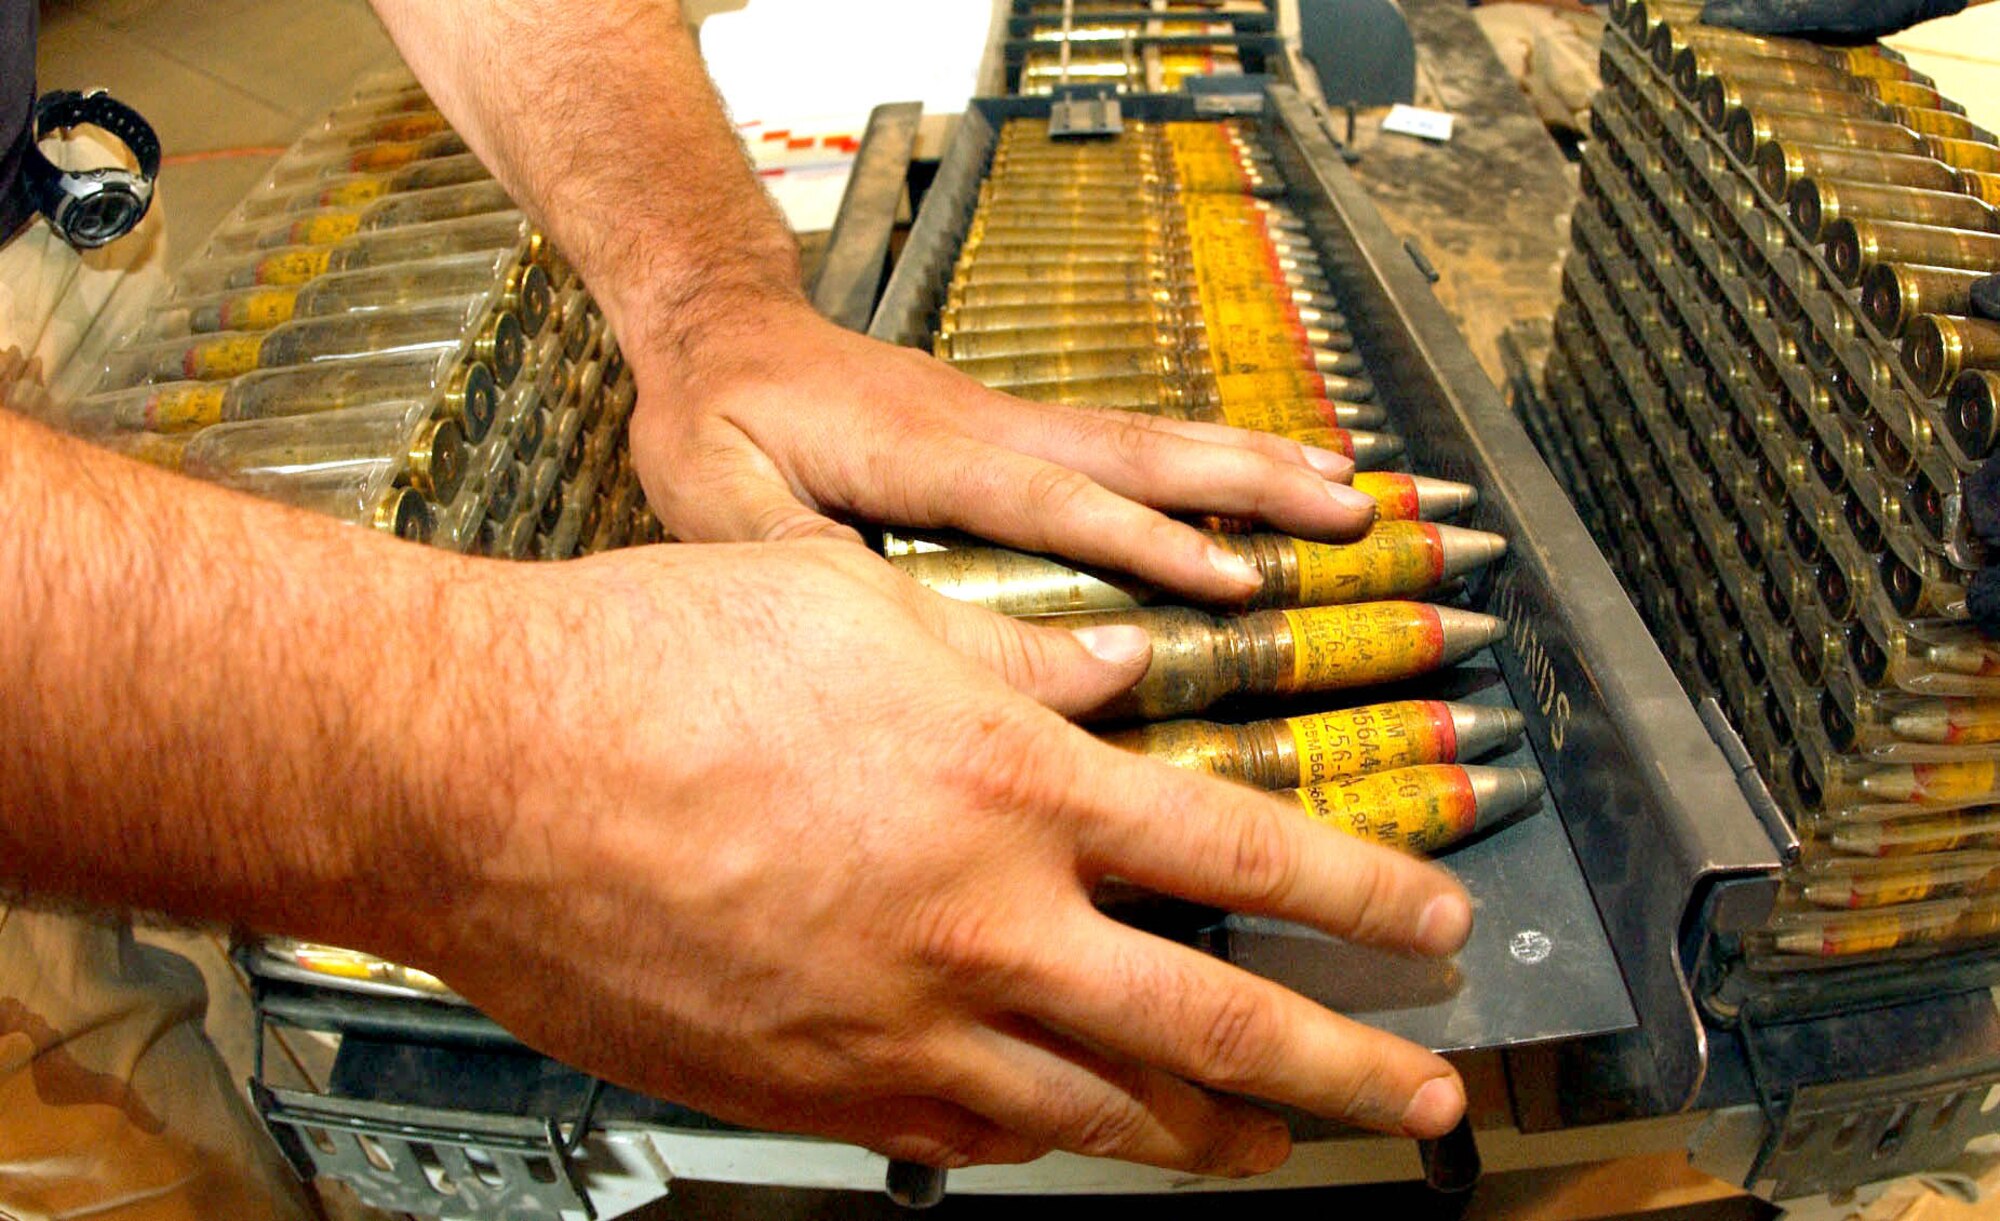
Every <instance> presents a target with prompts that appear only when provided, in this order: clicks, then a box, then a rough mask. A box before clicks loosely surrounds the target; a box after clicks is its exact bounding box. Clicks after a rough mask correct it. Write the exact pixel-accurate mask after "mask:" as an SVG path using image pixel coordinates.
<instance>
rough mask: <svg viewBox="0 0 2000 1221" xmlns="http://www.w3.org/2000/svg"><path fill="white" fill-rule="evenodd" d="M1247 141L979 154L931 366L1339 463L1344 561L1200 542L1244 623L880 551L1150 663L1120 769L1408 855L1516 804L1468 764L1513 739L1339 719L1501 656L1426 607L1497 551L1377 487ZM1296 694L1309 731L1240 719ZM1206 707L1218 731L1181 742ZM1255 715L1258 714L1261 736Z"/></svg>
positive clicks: (1313, 281) (990, 602)
mask: <svg viewBox="0 0 2000 1221" xmlns="http://www.w3.org/2000/svg"><path fill="white" fill-rule="evenodd" d="M1281 186H1282V184H1281V182H1280V179H1279V175H1278V172H1277V170H1276V169H1275V167H1274V166H1273V165H1272V164H1271V160H1270V158H1269V156H1268V155H1266V154H1265V153H1264V152H1263V151H1262V150H1261V149H1260V146H1259V137H1258V135H1257V134H1256V132H1255V130H1254V129H1252V128H1248V127H1243V126H1239V125H1237V124H1234V123H1230V122H1209V121H1200V122H1167V123H1157V122H1127V123H1126V124H1125V125H1124V128H1123V131H1122V132H1121V133H1120V134H1118V135H1116V136H1115V137H1111V138H1099V139H1086V140H1057V139H1052V138H1051V136H1050V133H1049V127H1048V124H1047V123H1046V122H1043V121H1040V120H1030V119H1015V120H1012V121H1010V122H1008V123H1007V124H1006V125H1005V126H1004V127H1003V128H1002V129H1001V131H1000V132H999V134H998V138H997V143H996V146H995V149H994V152H993V160H992V163H991V166H990V169H989V171H988V174H987V177H986V179H985V181H984V182H983V184H982V185H981V188H980V192H979V196H978V204H977V210H976V211H975V213H974V215H973V217H972V220H971V223H970V229H969V231H968V233H967V236H966V238H965V242H964V245H963V247H962V248H961V252H960V256H959V259H958V263H957V265H956V268H955V270H954V273H953V276H952V280H951V283H950V286H949V289H948V291H947V293H946V304H945V305H944V307H943V310H942V312H941V315H940V317H939V321H938V327H937V331H936V337H935V349H936V352H937V355H938V356H939V357H941V358H942V359H944V360H946V361H948V362H950V363H951V364H952V365H953V366H955V367H956V368H957V369H959V370H960V371H961V372H964V373H967V374H970V375H971V376H972V377H974V378H976V379H977V380H979V381H981V382H983V383H985V384H986V385H988V386H991V387H994V388H996V389H999V390H1004V391H1006V392H1008V393H1010V394H1014V395H1018V396H1021V397H1025V398H1030V399H1036V400H1040V401H1044V402H1052V403H1066V404H1076V405H1084V406H1094V407H1111V408H1121V409H1124V410H1128V411H1134V412H1143V413H1148V414H1153V415H1160V416H1166V417H1170V418H1174V419H1182V420H1200V421H1211V422H1218V423H1227V424H1234V425H1237V426H1239V427H1245V428H1253V429H1261V430H1265V431H1269V432H1274V433H1279V434H1282V435H1285V436H1288V437H1292V438H1294V439H1296V440H1299V441H1302V442H1306V443H1309V444H1313V445H1319V446H1324V447H1326V448H1330V449H1334V450H1338V451H1339V452H1341V453H1344V454H1348V455H1350V456H1351V457H1353V458H1354V459H1355V461H1356V463H1357V464H1358V465H1359V466H1360V467H1362V468H1364V473H1362V474H1359V475H1357V476H1356V478H1355V485H1356V486H1357V487H1359V488H1361V489H1363V490H1364V491H1366V492H1368V493H1369V494H1370V495H1372V496H1373V497H1374V498H1375V499H1376V500H1377V502H1378V504H1379V506H1380V512H1379V517H1378V520H1377V522H1376V523H1375V524H1374V526H1373V528H1372V529H1371V530H1370V531H1369V532H1368V533H1367V534H1365V535H1363V536H1361V537H1360V538H1358V539H1355V540H1353V541H1350V542H1342V543H1323V542H1312V541H1307V540H1303V539H1296V538H1289V537H1286V536H1283V535H1278V534H1266V533H1253V532H1249V531H1248V530H1247V528H1245V527H1243V526H1241V525H1240V524H1238V523H1227V522H1220V521H1211V522H1209V523H1207V524H1209V525H1210V526H1211V527H1216V528H1215V529H1214V532H1213V534H1212V538H1213V540H1214V541H1215V542H1216V543H1217V544H1218V545H1220V546H1222V547H1224V548H1227V549H1228V550H1230V551H1233V552H1234V553H1235V554H1236V555H1237V556H1239V557H1241V558H1242V559H1243V560H1244V561H1246V562H1247V563H1249V564H1250V565H1251V566H1252V567H1253V568H1255V569H1256V571H1257V572H1258V573H1260V574H1261V575H1262V577H1263V579H1264V580H1263V585H1262V587H1261V588H1260V590H1259V591H1258V593H1257V595H1256V597H1255V599H1254V600H1253V601H1252V602H1251V603H1250V604H1249V605H1248V606H1247V607H1233V608H1226V609H1216V608H1210V609H1192V608H1185V607H1175V606H1168V605H1161V603H1162V602H1165V601H1167V600H1168V599H1167V598H1166V597H1165V596H1164V595H1163V594H1162V592H1161V591H1158V590H1155V589H1149V588H1147V587H1145V586H1142V585H1140V584H1137V583H1135V582H1133V581H1131V580H1128V579H1125V578H1122V577H1119V576H1116V575H1114V574H1109V573H1098V572H1089V571H1083V570H1080V569H1078V568H1076V567H1074V566H1072V565H1070V564H1067V563H1064V562H1061V561H1058V560H1055V559H1051V558H1049V557H1045V556H1039V555H1030V554H1025V553H1022V552H1017V551H1009V550H1005V549H1001V548H996V547H990V546H985V545H981V544H978V543H976V542H973V541H971V540H967V539H963V538H945V537H939V536H935V535H926V536H913V535H908V534H891V535H889V536H888V538H887V547H886V550H887V552H888V554H889V556H890V559H891V562H892V563H894V564H895V565H896V566H897V567H899V568H901V569H902V570H903V571H904V572H906V573H908V574H909V575H910V576H912V577H914V578H916V579H917V580H918V581H919V582H921V583H922V584H924V585H926V586H928V587H930V588H932V589H934V590H936V591H938V592H940V593H942V594H945V595H946V596H948V597H953V598H958V599H961V600H965V601H970V602H975V603H978V604H980V605H983V606H986V607H988V608H989V609H992V610H995V611H999V612H1001V613H1003V614H1008V615H1016V616H1023V617H1033V618H1035V619H1037V620H1039V621H1042V622H1045V623H1048V624H1051V625H1055V626H1064V627H1082V626H1087V625H1095V624H1132V625H1137V626H1140V627H1143V628H1144V629H1146V630H1147V631H1148V632H1149V633H1150V634H1151V636H1152V638H1153V660H1152V664H1151V667H1150V668H1149V669H1148V671H1147V673H1146V675H1145V677H1144V678H1143V679H1142V680H1141V681H1140V682H1139V684H1138V686H1137V687H1136V688H1135V689H1134V690H1133V691H1132V692H1131V693H1130V694H1128V695H1127V696H1125V697H1123V698H1122V699H1121V700H1120V701H1119V702H1118V703H1117V704H1116V705H1115V706H1113V707H1111V708H1108V709H1106V710H1104V716H1105V718H1106V719H1107V720H1110V721H1122V722H1124V723H1125V724H1124V726H1123V727H1114V728H1112V729H1110V730H1109V738H1110V740H1111V741H1113V742H1115V743H1116V744H1118V745H1120V746H1123V747H1126V748H1128V749H1131V750H1135V751H1140V752H1143V753H1145V754H1148V755H1151V756H1153V757H1156V758H1159V759H1162V760H1165V761H1167V762H1170V763H1173V764H1177V765H1179V766H1183V767H1189V768H1196V769H1200V770H1203V771H1207V772H1210V773H1212V774H1215V775H1219V776H1223V777H1226V778H1229V779H1232V780H1236V781H1239V782H1242V783H1245V784H1250V785H1254V786H1256V787H1259V788H1264V789H1270V790H1281V791H1285V792H1286V793H1288V794H1289V796H1288V800H1291V801H1295V802H1297V803H1298V804H1299V805H1300V807H1301V809H1302V812H1303V813H1305V814H1306V815H1307V816H1309V817H1313V818H1316V819H1319V820H1321V821H1324V822H1328V823H1332V824H1334V825H1337V826H1340V827H1342V828H1343V829H1345V830H1348V831H1350V832H1352V833H1354V834H1357V835H1363V836H1367V837H1370V838H1373V839H1377V840H1380V841H1383V842H1387V843H1392V844H1395V845H1398V846H1400V847H1404V848H1407V849H1410V850H1412V851H1420V852H1434V851H1439V850H1443V849H1445V848H1448V847H1449V846H1451V845H1452V844H1453V843H1455V842H1457V841H1458V840H1460V839H1462V838H1463V837H1465V836H1466V835H1469V834H1472V833H1473V832H1474V831H1475V830H1477V829H1479V828H1482V827H1484V826H1486V825H1489V824H1491V823H1492V822H1495V821H1497V820H1499V819H1502V818H1504V817H1507V816H1508V815H1511V814H1514V813H1516V812H1518V811H1520V810H1522V809H1523V808H1525V807H1527V806H1530V805H1532V804H1533V803H1534V802H1535V800H1536V799H1537V798H1538V797H1539V796H1540V794H1541V791H1542V781H1541V777H1540V775H1539V774H1538V773H1536V772H1533V771H1527V770H1521V769H1514V768H1496V767H1478V766H1467V763H1468V761H1470V760H1473V759H1476V758H1478V757H1480V756H1481V755H1483V754H1486V753H1489V752H1491V751H1493V750H1495V749H1497V748H1499V747H1502V746H1504V745H1506V744H1508V743H1510V742H1511V741H1512V740H1513V739H1514V738H1515V737H1516V736H1517V735H1518V734H1519V732H1520V729H1521V720H1520V717H1519V714H1518V713H1516V712H1514V711H1513V710H1512V709H1507V708H1499V707H1487V706H1473V705H1469V704H1454V703H1447V702H1443V701H1437V700H1426V699H1404V700H1398V701H1394V702H1386V703H1383V702H1373V703H1370V702H1366V696H1365V695H1363V696H1361V697H1360V698H1361V699H1362V700H1363V702H1362V703H1360V704H1358V705H1357V704H1356V702H1355V700H1356V697H1355V696H1354V695H1352V694H1346V695H1343V694H1342V693H1351V692H1354V691H1356V690H1358V689H1361V688H1367V687H1371V686H1374V685H1376V684H1381V683H1387V682H1397V681H1403V680H1410V679H1417V678H1420V677H1421V676H1423V675H1426V674H1429V673H1431V672H1433V671H1436V670H1439V669H1440V668H1443V667H1448V666H1450V665H1451V664H1452V663H1453V662H1455V661H1458V660H1459V659H1461V658H1463V657H1466V656H1467V655H1469V654H1472V653H1474V652H1476V651H1478V650H1479V649H1481V648H1483V647H1484V646H1486V645H1488V644H1490V643H1492V642H1493V641H1494V640H1496V639H1498V638H1499V636H1500V632H1501V625H1500V622H1499V621H1498V620H1496V619H1493V618H1490V617H1488V616H1485V615H1480V614H1475V613H1473V612H1471V611H1467V610H1462V609H1458V608H1456V607H1451V606H1445V605H1439V604H1437V603H1436V602H1435V601H1427V599H1437V598H1441V597H1445V596H1448V595H1450V594H1451V593H1453V592H1455V590H1456V588H1457V585H1458V583H1459V578H1460V577H1461V576H1464V575H1466V574H1471V573H1474V572H1475V571H1476V570H1478V569H1480V568H1481V567H1483V566H1485V565H1487V564H1489V563H1491V562H1493V561H1495V560H1497V559H1498V558H1500V556H1501V555H1502V554H1503V553H1504V552H1505V550H1506V542H1505V540H1504V539H1502V538H1500V537H1499V536H1498V535H1494V534H1487V533H1483V532H1480V531H1476V530H1468V529H1461V528H1458V527H1454V526H1451V525H1445V524H1439V523H1438V522H1437V521H1436V520H1435V519H1437V518H1440V517H1445V516H1449V515H1450V514H1452V513H1454V512H1457V511H1459V510H1462V509H1464V508H1466V507H1468V506H1469V505H1470V504H1471V502H1472V499H1473V492H1472V489H1471V488H1469V487H1467V486H1465V485H1463V484H1454V483H1446V482H1444V481H1442V480H1435V479H1426V478H1422V477H1420V476H1413V475H1409V474H1403V473H1396V472H1390V471H1386V470H1383V469H1380V468H1383V467H1385V466H1386V465H1388V464H1389V463H1390V462H1392V461H1393V460H1395V459H1396V458H1397V457H1398V456H1399V455H1400V454H1401V453H1402V448H1403V447H1402V443H1401V441H1400V440H1399V439H1398V438H1397V437H1396V436H1394V435H1393V434H1391V433H1387V432H1383V431H1379V429H1381V428H1382V427H1383V426H1384V425H1385V424H1386V423H1388V415H1387V413H1386V412H1385V411H1384V410H1383V408H1382V407H1381V406H1380V405H1378V404H1377V403H1376V402H1375V401H1374V398H1375V395H1374V391H1373V388H1372V387H1371V385H1370V384H1369V382H1368V380H1367V378H1366V376H1365V373H1366V370H1365V368H1364V367H1363V363H1362V360H1361V358H1360V356H1359V355H1357V354H1356V353H1355V351H1354V350H1353V347H1354V345H1353V342H1352V340H1351V339H1350V337H1349V336H1348V334H1347V332H1346V331H1345V330H1344V329H1343V328H1344V327H1345V325H1346V324H1345V320H1344V319H1343V318H1342V316H1341V314H1340V311H1339V303H1338V302H1337V301H1335V300H1334V299H1333V296H1332V292H1331V288H1330V286H1329V284H1328V281H1327V279H1326V277H1325V275H1324V274H1323V272H1322V269H1321V266H1320V262H1319V255H1318V252H1317V251H1316V249H1315V248H1314V245H1313V240H1312V238H1311V236H1310V234H1309V233H1308V231H1307V228H1306V226H1305V224H1304V223H1303V222H1302V221H1301V220H1300V218H1298V217H1297V216H1295V215H1293V214H1292V213H1291V212H1289V211H1288V210H1287V209H1286V208H1285V206H1284V205H1283V203H1282V202H1280V200H1279V199H1278V198H1277V196H1278V195H1279V194H1280V193H1281V190H1280V189H1281ZM1298 696H1308V697H1310V698H1311V699H1312V700H1313V701H1314V705H1315V706H1316V707H1317V708H1319V709H1324V710H1319V711H1311V712H1308V713H1305V714H1303V715H1294V716H1289V717H1283V718H1277V719H1272V718H1271V716H1270V711H1271V710H1270V709H1269V708H1268V706H1267V707H1264V708H1261V709H1260V708H1259V706H1258V701H1259V700H1261V701H1263V702H1264V703H1265V704H1266V705H1268V703H1269V702H1270V701H1271V700H1272V699H1274V698H1277V697H1298ZM1225 701H1227V702H1228V705H1227V706H1228V710H1229V712H1230V713H1231V715H1232V717H1233V719H1232V720H1231V721H1229V722H1227V723H1224V722H1217V721H1195V720H1185V719H1176V718H1185V717H1189V716H1191V715H1193V714H1196V713H1200V712H1202V711H1203V710H1204V709H1207V708H1209V707H1210V706H1212V705H1217V704H1221V703H1224V702H1225ZM1260 712H1261V714H1262V715H1261V716H1260V715H1259V713H1260Z"/></svg>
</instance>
